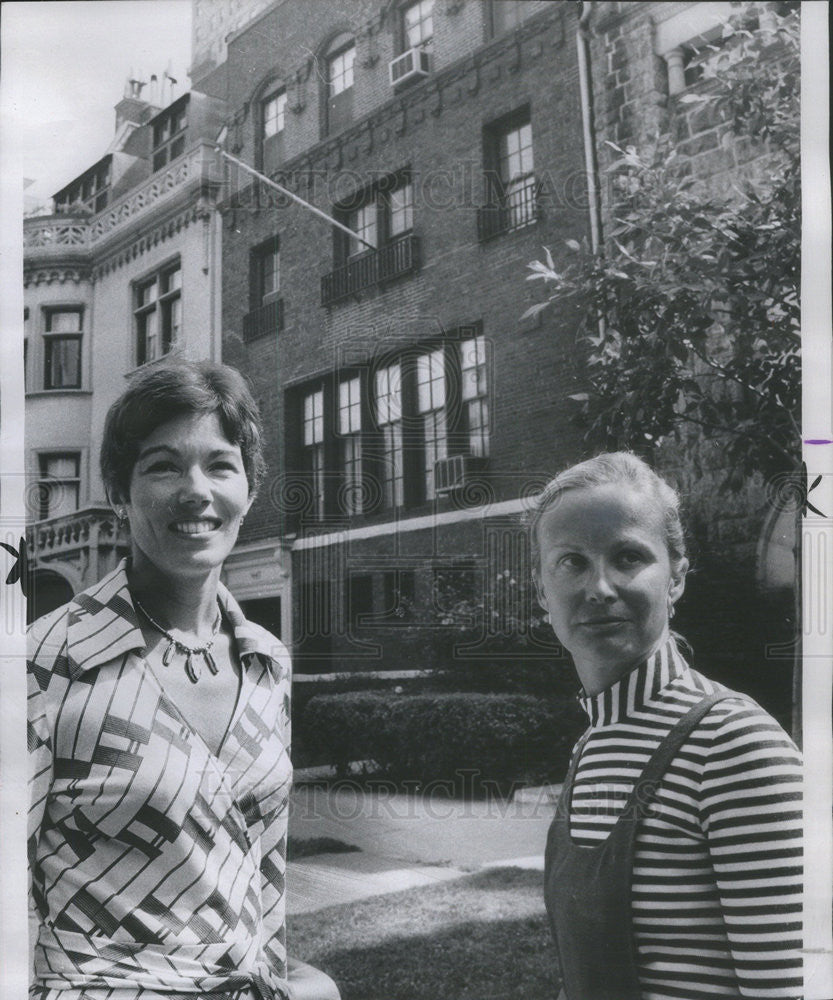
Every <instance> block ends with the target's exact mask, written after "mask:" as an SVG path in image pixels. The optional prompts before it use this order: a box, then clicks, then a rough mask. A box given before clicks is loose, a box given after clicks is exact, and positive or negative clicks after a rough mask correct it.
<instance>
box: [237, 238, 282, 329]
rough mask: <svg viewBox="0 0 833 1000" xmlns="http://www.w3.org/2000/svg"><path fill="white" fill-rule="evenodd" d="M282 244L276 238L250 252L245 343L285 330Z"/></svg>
mask: <svg viewBox="0 0 833 1000" xmlns="http://www.w3.org/2000/svg"><path fill="white" fill-rule="evenodd" d="M280 291H281V253H280V241H279V239H278V237H277V236H273V237H271V238H270V239H268V240H266V242H265V243H261V244H260V245H259V246H257V247H255V248H254V249H253V250H252V251H251V256H250V262H249V312H248V313H246V315H245V316H244V317H243V339H244V340H245V341H249V340H255V339H256V338H258V337H263V336H267V335H269V334H275V333H278V332H279V331H280V330H282V329H283V300H282V299H281V298H280Z"/></svg>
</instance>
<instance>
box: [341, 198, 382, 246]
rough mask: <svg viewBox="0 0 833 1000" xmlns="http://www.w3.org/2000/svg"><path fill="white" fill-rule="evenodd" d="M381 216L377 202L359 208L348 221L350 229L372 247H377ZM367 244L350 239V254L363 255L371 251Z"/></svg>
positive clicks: (351, 214)
mask: <svg viewBox="0 0 833 1000" xmlns="http://www.w3.org/2000/svg"><path fill="white" fill-rule="evenodd" d="M378 214H379V209H378V207H377V205H376V202H375V201H373V202H370V203H369V204H367V205H362V207H361V208H357V209H356V210H355V212H351V213H350V217H349V219H348V223H347V225H348V228H349V229H352V230H353V232H355V233H357V234H358V235H359V236H361V238H362V239H363V240H366V242H367V243H370V244H371V245H372V246H374V247H375V246H376V245H377V240H376V221H377V216H378ZM369 249H370V247H368V246H367V245H366V244H365V243H361V242H359V240H357V239H354V238H351V239H350V254H356V253H363V252H364V251H365V250H369Z"/></svg>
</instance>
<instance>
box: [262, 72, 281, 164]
mask: <svg viewBox="0 0 833 1000" xmlns="http://www.w3.org/2000/svg"><path fill="white" fill-rule="evenodd" d="M286 108H287V95H286V90H285V89H284V88H283V87H281V88H279V89H277V90H273V91H271V92H270V93H269V94H267V95H266V97H264V98H263V100H261V101H260V106H259V122H258V129H259V135H258V147H259V155H258V158H259V166H260V168H261V169H262V170H263V171H264V172H265V173H267V174H269V173H272V171H274V170H276V169H277V167H278V165H279V164H280V162H281V161H282V160H283V156H284V150H283V136H284V129H285V127H286Z"/></svg>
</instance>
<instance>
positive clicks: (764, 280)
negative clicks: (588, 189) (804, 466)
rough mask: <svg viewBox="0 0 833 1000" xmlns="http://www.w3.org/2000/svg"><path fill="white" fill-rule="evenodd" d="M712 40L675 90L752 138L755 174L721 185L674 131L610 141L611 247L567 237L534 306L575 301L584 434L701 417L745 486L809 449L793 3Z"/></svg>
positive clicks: (619, 434)
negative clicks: (802, 419) (642, 144)
mask: <svg viewBox="0 0 833 1000" xmlns="http://www.w3.org/2000/svg"><path fill="white" fill-rule="evenodd" d="M782 7H783V5H782ZM714 48H715V52H714V54H713V56H712V57H711V58H710V59H706V61H705V64H704V80H703V82H702V83H701V84H698V86H697V87H696V88H693V92H691V93H689V94H686V95H683V96H682V97H681V98H677V100H679V101H681V103H683V104H686V103H688V104H692V103H694V104H698V105H702V113H705V114H709V115H712V116H713V117H714V119H716V120H722V121H723V122H724V123H725V126H726V129H727V131H728V132H729V133H730V136H731V141H737V142H747V143H748V142H753V143H755V144H756V150H757V151H759V153H760V159H759V160H758V163H757V165H758V167H759V168H761V169H760V170H759V174H760V176H759V177H758V178H757V179H756V180H754V181H752V180H748V181H746V182H744V183H740V182H739V183H738V184H737V185H735V186H734V188H733V190H731V191H729V192H727V193H726V194H725V195H724V196H722V197H719V196H716V195H715V194H713V193H710V192H709V190H708V187H707V185H706V184H705V183H704V179H703V178H699V177H697V176H695V175H694V174H693V172H692V169H691V163H690V162H689V160H688V159H687V158H686V157H683V156H680V155H678V154H677V152H676V151H675V149H674V148H672V140H671V137H669V136H668V135H664V136H662V137H660V138H658V139H657V140H656V141H655V142H653V143H652V144H651V145H650V146H649V147H647V148H643V149H640V150H637V149H635V148H633V147H628V148H625V149H621V148H619V147H616V146H613V144H608V145H610V146H612V148H613V149H614V151H615V153H616V159H615V161H614V162H613V164H612V165H611V167H610V168H608V170H609V174H610V176H611V181H612V184H611V187H612V189H613V190H614V192H616V202H617V203H616V206H615V209H614V211H613V213H612V215H613V222H612V224H611V225H610V226H609V230H608V233H607V240H606V244H605V247H604V248H603V250H602V251H601V252H600V253H598V254H593V253H591V252H590V251H589V250H588V248H587V246H586V245H580V244H579V243H577V242H575V241H570V242H569V243H568V247H569V251H570V255H569V260H568V263H567V266H566V268H564V269H563V270H560V271H559V270H557V269H556V266H555V263H554V261H553V257H552V255H551V254H550V253H549V251H546V260H545V261H535V262H533V263H532V264H530V265H529V268H530V270H531V272H532V273H531V274H530V275H529V276H528V280H533V281H534V280H541V281H543V282H544V284H545V285H546V289H547V294H548V298H547V300H546V301H545V302H543V303H539V304H537V305H535V306H533V307H532V308H531V309H530V310H528V311H527V313H528V314H529V313H532V312H536V311H538V310H540V309H543V308H546V307H547V306H548V305H549V304H550V303H552V302H558V301H563V300H565V299H568V300H572V301H574V302H575V303H577V304H578V306H579V311H580V313H581V315H582V327H581V334H582V336H583V337H584V338H586V343H587V345H588V355H587V359H586V361H587V369H586V371H587V375H586V391H585V392H582V393H578V394H576V395H575V396H574V397H573V398H574V399H575V400H576V401H577V403H578V404H580V413H581V418H583V419H584V420H585V421H586V426H587V439H588V441H589V443H591V444H593V445H596V446H601V447H606V448H610V447H611V446H613V447H630V448H633V449H634V450H636V451H640V452H645V451H650V450H651V449H652V448H653V447H655V446H656V445H657V444H658V443H660V442H661V441H662V440H663V439H664V438H667V437H668V436H669V435H676V436H677V437H679V436H680V435H681V434H682V433H683V431H684V428H686V427H689V428H699V429H700V430H701V431H702V432H704V433H706V434H708V435H709V436H718V437H719V438H721V439H725V442H726V445H725V452H724V453H725V457H726V466H727V473H728V474H727V477H726V481H727V482H728V484H729V485H730V486H732V487H735V488H737V487H739V486H740V485H741V483H742V482H743V481H744V480H745V479H746V477H748V476H749V475H750V474H751V473H753V472H755V471H760V472H762V473H763V474H764V476H766V477H767V478H769V477H771V476H773V475H775V474H776V473H779V472H783V471H785V470H792V469H795V468H796V467H797V465H798V463H799V462H800V455H801V449H800V427H799V410H800V353H799V351H800V326H799V323H800V303H799V282H800V260H801V218H800V211H801V200H800V136H799V65H800V63H799V58H800V57H799V35H798V12H797V10H788V11H787V13H786V14H784V15H783V16H779V17H778V18H777V24H776V25H775V27H773V28H767V29H764V28H759V27H756V28H754V29H750V28H749V27H748V26H744V25H743V24H742V23H740V22H739V21H733V22H732V23H730V24H727V25H726V26H725V29H724V38H723V41H722V44H721V45H720V46H719V47H714ZM688 110H691V109H690V108H689V109H688ZM698 113H699V112H698Z"/></svg>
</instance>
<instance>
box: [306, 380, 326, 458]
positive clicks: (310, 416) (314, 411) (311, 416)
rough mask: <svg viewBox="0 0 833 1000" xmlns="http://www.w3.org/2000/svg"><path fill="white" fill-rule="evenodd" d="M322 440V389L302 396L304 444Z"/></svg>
mask: <svg viewBox="0 0 833 1000" xmlns="http://www.w3.org/2000/svg"><path fill="white" fill-rule="evenodd" d="M323 440H324V390H323V389H319V390H318V391H317V392H311V393H309V395H307V396H305V397H304V445H314V444H320V443H321V442H322V441H323Z"/></svg>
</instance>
